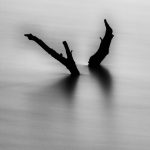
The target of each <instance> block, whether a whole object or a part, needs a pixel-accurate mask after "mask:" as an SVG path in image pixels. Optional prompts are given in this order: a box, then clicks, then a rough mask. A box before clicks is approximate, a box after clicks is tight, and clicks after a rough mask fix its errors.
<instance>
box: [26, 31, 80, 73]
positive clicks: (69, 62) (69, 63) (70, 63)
mask: <svg viewBox="0 0 150 150" xmlns="http://www.w3.org/2000/svg"><path fill="white" fill-rule="evenodd" d="M24 36H26V37H27V38H28V39H29V40H32V41H34V42H36V43H37V44H38V45H40V46H41V47H42V48H43V49H44V50H45V51H46V52H47V53H48V54H50V55H51V56H52V57H53V58H55V59H56V60H58V61H59V62H60V63H62V64H63V65H64V66H65V67H66V68H67V69H68V70H69V71H70V73H71V75H73V76H77V75H79V74H80V73H79V71H78V69H77V66H76V64H75V61H74V59H73V57H72V51H70V49H69V47H68V44H67V42H66V41H63V45H64V47H65V49H66V54H67V58H65V57H63V55H62V53H60V54H59V53H57V52H56V51H55V50H53V49H52V48H50V47H48V46H47V45H46V44H45V43H44V42H43V41H42V40H41V39H39V38H37V37H36V36H34V35H32V34H31V33H30V34H25V35H24Z"/></svg>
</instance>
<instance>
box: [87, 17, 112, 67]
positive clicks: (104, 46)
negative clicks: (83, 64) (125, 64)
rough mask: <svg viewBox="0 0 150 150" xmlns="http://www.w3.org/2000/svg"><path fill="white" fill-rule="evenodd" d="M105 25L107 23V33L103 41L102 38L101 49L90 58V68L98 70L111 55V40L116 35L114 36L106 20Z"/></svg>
mask: <svg viewBox="0 0 150 150" xmlns="http://www.w3.org/2000/svg"><path fill="white" fill-rule="evenodd" d="M104 23H105V27H106V32H105V35H104V38H103V39H102V38H101V37H100V40H101V43H100V46H99V49H98V50H97V52H96V53H95V54H94V55H92V56H91V57H90V59H89V67H93V68H97V67H98V66H99V65H100V63H101V62H102V61H103V59H104V58H105V57H106V56H107V55H108V53H109V47H110V43H111V40H112V38H113V37H114V35H113V34H112V32H113V30H112V28H111V27H110V26H109V24H108V23H107V20H106V19H105V20H104Z"/></svg>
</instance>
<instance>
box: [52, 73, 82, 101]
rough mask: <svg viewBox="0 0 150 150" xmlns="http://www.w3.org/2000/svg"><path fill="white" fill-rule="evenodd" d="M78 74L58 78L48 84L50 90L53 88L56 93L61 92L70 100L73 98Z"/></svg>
mask: <svg viewBox="0 0 150 150" xmlns="http://www.w3.org/2000/svg"><path fill="white" fill-rule="evenodd" d="M78 79H79V76H76V77H74V76H71V75H68V76H66V77H63V78H61V79H59V80H58V82H56V83H54V84H53V85H52V86H50V89H51V90H55V92H56V93H57V94H61V95H62V96H64V97H65V98H67V99H69V100H71V99H72V98H73V95H74V92H75V89H76V85H77V82H78Z"/></svg>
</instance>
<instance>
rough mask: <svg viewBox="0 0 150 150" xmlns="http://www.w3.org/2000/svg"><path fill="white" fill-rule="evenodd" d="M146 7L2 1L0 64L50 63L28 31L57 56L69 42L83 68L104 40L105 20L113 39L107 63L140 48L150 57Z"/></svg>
mask: <svg viewBox="0 0 150 150" xmlns="http://www.w3.org/2000/svg"><path fill="white" fill-rule="evenodd" d="M149 8H150V2H149V1H142V0H61V1H60V0H53V1H52V0H38V1H36V0H0V18H1V21H0V27H1V28H0V39H1V42H0V43H1V50H0V59H1V60H0V61H1V62H3V63H4V64H5V63H6V64H8V63H9V62H10V63H11V64H14V65H16V64H18V63H20V64H22V63H23V64H24V63H25V62H26V63H28V64H30V63H33V64H37V63H39V64H41V63H44V62H45V61H49V60H50V61H51V60H52V61H54V60H53V59H51V58H50V57H49V56H47V55H46V53H44V52H43V51H42V50H41V49H40V47H38V46H37V45H36V44H35V43H33V42H31V41H28V40H27V39H26V38H25V37H24V36H23V34H24V33H30V32H31V33H33V34H35V35H37V36H38V37H39V38H42V39H43V40H44V41H45V42H46V43H47V44H48V45H49V46H51V47H52V48H54V49H56V50H57V51H58V52H60V51H61V52H63V51H64V48H63V46H62V41H63V40H67V41H68V44H69V45H70V48H71V49H73V50H74V52H73V56H74V58H75V59H76V60H77V62H78V63H87V61H88V58H89V56H90V55H91V54H92V53H93V52H94V51H95V50H96V49H97V48H98V46H99V37H100V36H103V35H104V31H105V27H104V23H103V19H104V18H106V19H107V20H108V22H109V23H110V25H111V26H112V28H113V29H114V35H115V38H114V39H113V42H112V45H111V51H112V53H111V55H112V56H111V57H110V60H112V61H113V62H115V61H116V62H117V61H120V59H119V57H117V56H118V55H119V54H123V55H125V56H128V55H129V53H130V52H131V51H132V52H133V51H137V49H142V51H143V47H144V54H145V53H147V54H150V53H149V51H148V49H149V47H150V44H149V43H150V42H149V41H150V30H149V26H150V21H149V18H150V9H149ZM117 54H118V55H117ZM142 56H143V52H141V53H140V54H138V55H137V57H142ZM147 56H148V55H144V56H143V57H144V58H145V57H147ZM49 58H50V59H49ZM27 60H28V61H27ZM121 60H122V58H121Z"/></svg>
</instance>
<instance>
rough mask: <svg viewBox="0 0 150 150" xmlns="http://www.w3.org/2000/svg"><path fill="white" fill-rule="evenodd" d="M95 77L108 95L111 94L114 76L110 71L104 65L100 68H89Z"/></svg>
mask: <svg viewBox="0 0 150 150" xmlns="http://www.w3.org/2000/svg"><path fill="white" fill-rule="evenodd" d="M89 70H90V73H91V75H92V76H93V78H94V79H95V80H96V81H97V82H98V83H99V84H100V85H101V87H102V89H103V91H104V92H105V94H106V95H110V94H111V91H112V84H113V81H112V76H111V74H110V72H109V71H108V70H107V69H106V68H105V67H103V66H99V67H98V68H89Z"/></svg>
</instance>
